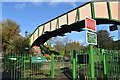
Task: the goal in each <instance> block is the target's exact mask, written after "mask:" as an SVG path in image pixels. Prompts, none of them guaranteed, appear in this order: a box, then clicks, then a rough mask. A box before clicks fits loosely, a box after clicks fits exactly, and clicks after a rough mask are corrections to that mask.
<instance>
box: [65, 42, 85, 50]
mask: <svg viewBox="0 0 120 80" xmlns="http://www.w3.org/2000/svg"><path fill="white" fill-rule="evenodd" d="M83 48H84V47H83V46H82V45H81V44H80V43H79V42H77V41H73V42H70V43H68V44H66V49H67V51H68V52H69V51H73V50H76V51H80V50H83Z"/></svg>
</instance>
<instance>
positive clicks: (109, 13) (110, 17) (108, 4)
mask: <svg viewBox="0 0 120 80" xmlns="http://www.w3.org/2000/svg"><path fill="white" fill-rule="evenodd" d="M107 8H108V15H109V19H112V15H111V10H110V2H107Z"/></svg>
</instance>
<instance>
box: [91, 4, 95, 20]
mask: <svg viewBox="0 0 120 80" xmlns="http://www.w3.org/2000/svg"><path fill="white" fill-rule="evenodd" d="M91 16H92V19H94V18H95V11H94V3H93V2H91Z"/></svg>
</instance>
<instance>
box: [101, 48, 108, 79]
mask: <svg viewBox="0 0 120 80" xmlns="http://www.w3.org/2000/svg"><path fill="white" fill-rule="evenodd" d="M102 54H103V69H104V80H107V69H106V54H105V50H104V49H102Z"/></svg>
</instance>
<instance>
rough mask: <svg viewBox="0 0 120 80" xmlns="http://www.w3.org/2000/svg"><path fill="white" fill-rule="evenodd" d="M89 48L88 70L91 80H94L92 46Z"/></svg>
mask: <svg viewBox="0 0 120 80" xmlns="http://www.w3.org/2000/svg"><path fill="white" fill-rule="evenodd" d="M89 46H90V70H91V80H94V78H95V75H94V52H93V45H91V44H90V45H89Z"/></svg>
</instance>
